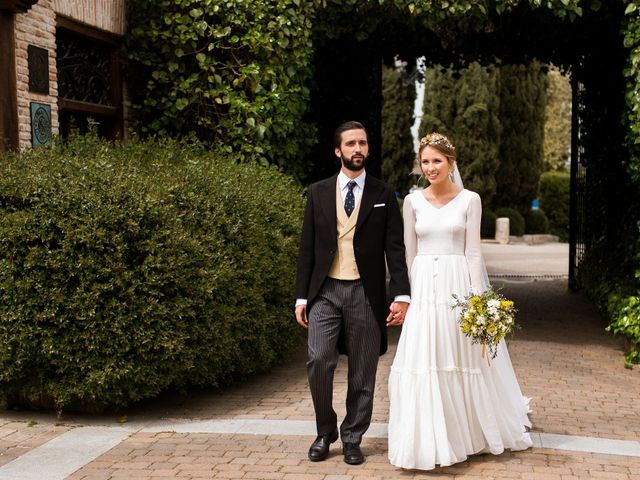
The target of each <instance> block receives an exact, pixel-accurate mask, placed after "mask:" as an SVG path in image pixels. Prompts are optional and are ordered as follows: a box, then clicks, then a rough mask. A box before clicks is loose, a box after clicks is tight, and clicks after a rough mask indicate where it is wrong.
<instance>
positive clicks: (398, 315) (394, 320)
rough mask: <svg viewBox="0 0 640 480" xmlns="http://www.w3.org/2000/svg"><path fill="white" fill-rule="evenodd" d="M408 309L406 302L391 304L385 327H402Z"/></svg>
mask: <svg viewBox="0 0 640 480" xmlns="http://www.w3.org/2000/svg"><path fill="white" fill-rule="evenodd" d="M408 308H409V304H408V303H406V302H393V303H392V304H391V306H389V312H390V313H389V316H388V317H387V327H396V326H398V325H402V324H403V323H404V316H405V315H406V314H407V309H408Z"/></svg>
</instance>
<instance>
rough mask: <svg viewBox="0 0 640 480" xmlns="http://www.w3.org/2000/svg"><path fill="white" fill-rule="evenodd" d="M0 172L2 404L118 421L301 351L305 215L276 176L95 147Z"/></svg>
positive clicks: (140, 147) (180, 154) (26, 157)
mask: <svg viewBox="0 0 640 480" xmlns="http://www.w3.org/2000/svg"><path fill="white" fill-rule="evenodd" d="M0 162H1V165H2V166H1V168H2V169H3V175H2V177H1V178H0V397H5V398H8V399H12V398H13V399H16V398H18V399H23V400H24V401H26V402H32V401H33V402H37V401H41V400H42V399H44V400H45V401H48V402H49V404H53V405H55V406H56V407H57V408H90V409H101V408H105V407H120V406H125V405H127V404H129V403H130V402H132V401H136V400H139V399H143V398H147V397H152V396H154V395H157V394H158V393H159V392H161V391H163V390H166V389H168V388H186V387H189V386H215V385H219V384H223V383H226V382H229V381H231V380H233V379H234V378H236V377H238V376H242V375H246V374H249V373H252V372H256V371H259V370H263V369H266V368H268V367H270V366H272V365H274V364H275V363H276V362H278V361H280V360H282V359H284V358H285V357H287V355H289V353H290V352H291V351H292V350H293V349H294V347H295V346H296V344H297V342H298V340H299V335H300V333H299V331H298V328H297V326H296V323H295V321H293V318H292V313H291V302H292V299H293V296H294V291H293V278H294V273H295V261H296V256H297V243H298V236H299V227H300V223H301V218H302V215H303V203H304V202H303V198H302V192H301V188H300V187H299V186H298V185H297V184H296V183H295V182H294V181H293V180H292V179H291V178H289V177H286V176H284V175H282V174H280V173H279V172H278V171H277V170H276V169H275V167H262V166H258V165H256V164H250V165H249V164H236V163H235V162H234V161H233V160H230V159H223V158H217V157H215V156H213V155H211V154H210V153H207V152H206V151H204V150H203V149H200V148H199V147H197V146H188V145H185V144H177V143H174V142H168V141H164V142H163V141H149V142H145V143H142V142H137V141H134V142H130V143H127V144H115V145H112V144H108V143H104V142H101V141H98V140H96V139H95V138H93V137H87V138H82V137H80V138H75V139H73V140H72V141H70V142H69V143H68V144H67V145H59V146H57V147H55V148H51V149H46V148H39V149H35V150H30V151H26V152H24V153H22V154H20V155H10V156H7V155H5V156H4V157H0Z"/></svg>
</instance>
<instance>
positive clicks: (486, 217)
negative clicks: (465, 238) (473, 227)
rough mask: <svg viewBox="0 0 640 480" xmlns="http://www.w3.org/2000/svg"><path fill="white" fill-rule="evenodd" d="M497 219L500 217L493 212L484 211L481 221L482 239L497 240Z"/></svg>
mask: <svg viewBox="0 0 640 480" xmlns="http://www.w3.org/2000/svg"><path fill="white" fill-rule="evenodd" d="M496 218H498V217H497V216H496V214H495V213H494V212H493V211H492V210H489V209H484V210H482V219H481V220H480V236H481V237H482V238H495V236H496Z"/></svg>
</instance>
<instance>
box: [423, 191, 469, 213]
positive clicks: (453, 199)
mask: <svg viewBox="0 0 640 480" xmlns="http://www.w3.org/2000/svg"><path fill="white" fill-rule="evenodd" d="M462 192H464V188H463V189H462V190H460V191H459V192H458V193H457V194H456V196H455V197H453V198H452V199H451V200H449V201H448V202H447V203H445V204H444V205H441V206H439V207H436V206H435V205H434V204H433V203H431V202H430V201H429V200H427V197H426V195H425V194H424V190H423V191H422V192H420V196H421V197H422V198H423V199H424V201H425V202H427V204H428V205H429V206H430V207H431V208H433V209H435V210H442V209H443V208H445V207H446V206H447V205H449V204H450V203H453V202H455V200H456V199H457V198H458V197H459V196H460V195H462Z"/></svg>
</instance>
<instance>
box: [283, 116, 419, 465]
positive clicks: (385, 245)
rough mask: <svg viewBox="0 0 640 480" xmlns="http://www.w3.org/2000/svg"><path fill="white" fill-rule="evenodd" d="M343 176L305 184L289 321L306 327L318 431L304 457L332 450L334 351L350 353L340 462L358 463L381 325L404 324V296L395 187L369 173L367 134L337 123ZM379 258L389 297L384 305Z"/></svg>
mask: <svg viewBox="0 0 640 480" xmlns="http://www.w3.org/2000/svg"><path fill="white" fill-rule="evenodd" d="M333 144H334V151H335V154H336V156H337V157H338V159H339V160H340V162H341V169H340V172H339V173H338V174H336V175H334V176H332V177H331V178H328V179H326V180H322V181H320V182H317V183H314V184H312V185H311V186H310V187H309V191H308V194H307V207H306V211H305V215H304V223H303V226H302V237H301V241H300V254H299V257H298V271H297V278H296V298H297V300H296V308H295V314H296V320H297V321H298V323H299V324H300V325H302V326H303V327H304V328H308V329H309V335H308V345H309V361H308V362H307V374H308V376H309V388H310V390H311V397H312V398H313V406H314V409H315V414H316V427H317V431H318V436H317V438H316V439H315V441H314V442H313V443H312V444H311V447H310V448H309V459H310V460H311V461H320V460H324V459H326V458H327V457H328V456H329V446H330V444H331V443H333V442H335V441H336V440H337V439H338V429H337V415H336V412H335V411H334V409H333V406H332V400H333V374H334V371H335V368H336V365H337V363H338V354H339V352H340V353H345V354H347V355H348V366H349V373H348V379H347V382H348V383H347V385H348V391H347V414H346V416H345V418H344V420H343V421H342V423H341V425H340V437H341V439H342V447H343V455H344V461H345V462H346V463H348V464H352V465H357V464H360V463H362V462H363V461H364V456H363V455H362V451H361V450H360V441H361V440H362V435H363V434H364V433H365V432H366V431H367V429H368V428H369V424H370V423H371V411H372V408H373V393H374V388H375V379H376V370H377V367H378V357H379V355H382V354H383V353H384V352H385V351H386V350H387V332H386V326H392V325H401V324H402V322H403V321H404V315H405V313H406V311H407V307H408V302H409V292H410V290H409V280H408V278H407V266H406V262H405V253H404V242H403V226H402V217H401V215H400V209H399V208H398V203H397V200H396V197H395V194H394V189H393V188H392V187H391V186H390V185H387V184H385V183H384V182H382V181H380V180H378V179H376V178H374V177H372V176H370V175H367V173H366V172H365V169H364V167H365V164H366V160H367V157H368V155H369V143H368V136H367V131H366V130H365V128H364V127H363V126H362V124H360V123H358V122H346V123H344V124H342V125H340V126H339V127H338V129H337V130H336V132H335V134H334V138H333ZM385 258H386V263H387V266H388V269H389V273H390V277H391V279H390V282H389V289H390V293H391V295H392V297H393V298H394V301H393V302H392V303H391V306H390V307H387V305H386V298H387V296H386V288H385V277H386V269H385Z"/></svg>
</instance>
